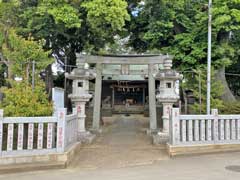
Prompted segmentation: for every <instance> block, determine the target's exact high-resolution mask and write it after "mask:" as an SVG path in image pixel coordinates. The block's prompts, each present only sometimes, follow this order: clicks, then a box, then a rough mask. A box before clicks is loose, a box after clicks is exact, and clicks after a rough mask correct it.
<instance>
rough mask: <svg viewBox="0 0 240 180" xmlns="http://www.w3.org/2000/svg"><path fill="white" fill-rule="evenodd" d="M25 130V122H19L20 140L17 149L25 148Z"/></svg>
mask: <svg viewBox="0 0 240 180" xmlns="http://www.w3.org/2000/svg"><path fill="white" fill-rule="evenodd" d="M23 131H24V124H22V123H20V124H18V140H17V150H23Z"/></svg>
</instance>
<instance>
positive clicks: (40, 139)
mask: <svg viewBox="0 0 240 180" xmlns="http://www.w3.org/2000/svg"><path fill="white" fill-rule="evenodd" d="M37 148H38V149H42V148H43V123H39V124H38V143H37Z"/></svg>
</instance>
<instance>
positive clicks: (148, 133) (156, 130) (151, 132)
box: [146, 129, 159, 135]
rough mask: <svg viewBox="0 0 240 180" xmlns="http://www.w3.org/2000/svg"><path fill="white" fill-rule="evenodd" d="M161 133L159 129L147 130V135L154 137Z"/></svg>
mask: <svg viewBox="0 0 240 180" xmlns="http://www.w3.org/2000/svg"><path fill="white" fill-rule="evenodd" d="M158 132H159V129H147V131H146V133H147V135H154V134H157V133H158Z"/></svg>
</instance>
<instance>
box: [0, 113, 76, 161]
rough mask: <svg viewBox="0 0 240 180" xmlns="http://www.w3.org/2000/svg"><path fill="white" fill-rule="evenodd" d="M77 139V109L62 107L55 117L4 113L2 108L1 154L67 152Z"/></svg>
mask: <svg viewBox="0 0 240 180" xmlns="http://www.w3.org/2000/svg"><path fill="white" fill-rule="evenodd" d="M76 142H77V112H76V110H75V109H74V110H73V114H71V115H67V114H66V109H65V108H61V109H58V111H57V113H56V115H55V116H52V117H3V110H0V156H1V157H6V156H17V155H19V156H21V155H27V156H28V155H44V154H50V153H63V152H65V151H66V150H67V149H68V148H70V147H71V146H72V145H74V144H75V143H76Z"/></svg>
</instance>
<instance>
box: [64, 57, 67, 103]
mask: <svg viewBox="0 0 240 180" xmlns="http://www.w3.org/2000/svg"><path fill="white" fill-rule="evenodd" d="M65 73H67V56H66V55H65V57H64V103H65V104H64V106H65V105H66V102H67V78H66V76H65Z"/></svg>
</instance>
